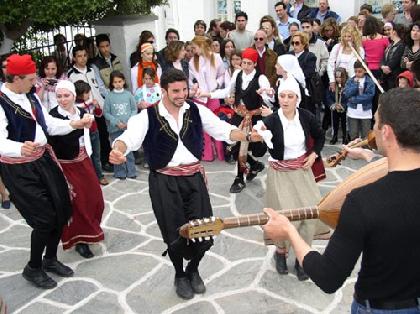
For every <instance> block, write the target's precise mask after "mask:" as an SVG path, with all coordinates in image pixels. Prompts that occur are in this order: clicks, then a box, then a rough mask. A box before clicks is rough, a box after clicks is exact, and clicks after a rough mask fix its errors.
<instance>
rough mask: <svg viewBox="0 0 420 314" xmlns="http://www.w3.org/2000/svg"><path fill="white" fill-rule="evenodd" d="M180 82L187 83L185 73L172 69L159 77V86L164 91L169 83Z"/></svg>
mask: <svg viewBox="0 0 420 314" xmlns="http://www.w3.org/2000/svg"><path fill="white" fill-rule="evenodd" d="M182 81H185V82H187V76H186V75H185V73H184V72H183V71H181V70H178V69H174V68H172V69H169V70H167V71H164V72H163V73H162V76H161V77H160V86H161V87H162V88H163V89H164V90H166V91H168V85H169V84H170V83H175V82H182Z"/></svg>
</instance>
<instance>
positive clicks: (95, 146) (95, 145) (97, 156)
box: [90, 130, 104, 179]
mask: <svg viewBox="0 0 420 314" xmlns="http://www.w3.org/2000/svg"><path fill="white" fill-rule="evenodd" d="M90 142H91V143H92V156H90V158H91V159H92V163H93V167H94V168H95V172H96V176H97V177H98V179H102V178H103V177H104V174H103V173H102V164H101V143H100V141H99V132H98V131H97V130H96V131H95V132H91V133H90Z"/></svg>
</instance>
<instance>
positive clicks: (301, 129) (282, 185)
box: [254, 76, 325, 281]
mask: <svg viewBox="0 0 420 314" xmlns="http://www.w3.org/2000/svg"><path fill="white" fill-rule="evenodd" d="M278 97H279V102H280V108H279V110H278V111H277V112H275V113H273V114H271V115H269V116H268V117H266V118H264V119H263V123H261V124H260V125H259V126H260V128H258V126H257V127H254V128H256V129H260V130H265V132H271V135H272V140H271V141H272V142H271V143H270V141H266V142H267V146H268V147H269V153H270V157H269V164H270V167H269V168H268V170H267V183H266V186H267V191H266V202H265V206H266V207H270V208H274V209H275V210H282V209H288V208H300V207H305V206H313V205H316V204H318V202H319V201H320V199H321V194H320V191H319V188H318V186H317V185H316V183H315V176H314V173H313V171H311V168H312V166H313V165H314V163H315V162H317V163H319V162H322V160H321V158H320V153H321V150H322V148H323V146H324V142H325V134H324V131H323V130H322V128H321V126H320V125H319V123H318V122H317V120H316V118H315V115H313V114H312V113H311V112H309V111H308V110H305V109H301V108H298V107H299V103H300V101H301V92H300V89H299V84H298V82H297V81H296V79H295V78H294V77H292V76H290V77H288V78H287V79H285V80H283V81H282V83H281V84H280V86H279V90H278ZM271 144H272V145H271ZM270 146H271V148H270ZM294 224H295V226H296V229H297V230H298V231H299V233H300V235H301V236H302V237H303V238H304V239H305V241H306V242H307V243H309V244H311V243H312V239H313V236H314V233H315V229H316V222H315V221H313V220H303V221H297V222H294ZM276 245H277V246H278V248H277V251H276V253H275V255H274V259H275V261H276V269H277V271H278V272H279V273H280V274H287V273H288V269H287V263H286V257H287V252H288V248H289V243H285V242H281V243H276ZM295 269H296V273H297V277H298V279H299V280H301V281H302V280H306V279H308V276H307V275H306V274H305V272H304V270H303V268H302V267H301V266H300V265H299V263H298V262H296V263H295Z"/></svg>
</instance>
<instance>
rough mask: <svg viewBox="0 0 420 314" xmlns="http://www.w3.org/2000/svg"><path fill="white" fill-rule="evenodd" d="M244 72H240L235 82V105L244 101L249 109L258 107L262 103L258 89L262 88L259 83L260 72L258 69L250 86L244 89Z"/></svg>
mask: <svg viewBox="0 0 420 314" xmlns="http://www.w3.org/2000/svg"><path fill="white" fill-rule="evenodd" d="M242 72H243V71H241V72H239V73H238V76H237V77H236V84H235V105H239V104H240V103H241V100H242V102H243V103H244V104H245V107H246V109H247V110H254V109H258V108H260V107H261V105H262V97H261V95H259V94H258V93H257V90H258V89H259V88H260V85H259V84H258V78H259V77H260V73H259V72H258V70H256V72H255V75H254V77H253V79H252V80H251V82H249V84H248V87H247V88H246V89H245V90H243V89H242Z"/></svg>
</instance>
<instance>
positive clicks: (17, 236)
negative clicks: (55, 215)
mask: <svg viewBox="0 0 420 314" xmlns="http://www.w3.org/2000/svg"><path fill="white" fill-rule="evenodd" d="M30 241H31V228H30V227H29V226H26V225H15V226H12V227H11V228H10V229H9V230H7V231H5V232H2V233H0V244H3V245H7V246H12V247H21V248H29V246H30Z"/></svg>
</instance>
